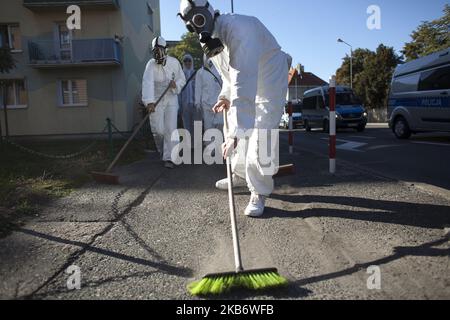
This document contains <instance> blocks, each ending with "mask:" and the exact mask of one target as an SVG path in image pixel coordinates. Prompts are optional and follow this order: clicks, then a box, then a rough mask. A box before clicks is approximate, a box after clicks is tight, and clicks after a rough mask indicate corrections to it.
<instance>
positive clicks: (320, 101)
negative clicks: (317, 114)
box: [317, 96, 325, 109]
mask: <svg viewBox="0 0 450 320" xmlns="http://www.w3.org/2000/svg"><path fill="white" fill-rule="evenodd" d="M317 108H319V109H325V102H324V101H323V98H322V96H317Z"/></svg>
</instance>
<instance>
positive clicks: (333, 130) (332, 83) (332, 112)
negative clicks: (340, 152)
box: [328, 76, 336, 174]
mask: <svg viewBox="0 0 450 320" xmlns="http://www.w3.org/2000/svg"><path fill="white" fill-rule="evenodd" d="M328 93H329V95H330V98H329V101H330V105H329V108H330V173H331V174H335V173H336V76H332V77H331V79H330V88H329V92H328Z"/></svg>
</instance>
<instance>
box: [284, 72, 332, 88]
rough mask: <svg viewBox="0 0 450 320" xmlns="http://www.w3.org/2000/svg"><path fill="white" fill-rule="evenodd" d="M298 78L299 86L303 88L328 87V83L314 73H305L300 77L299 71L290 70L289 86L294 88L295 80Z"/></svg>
mask: <svg viewBox="0 0 450 320" xmlns="http://www.w3.org/2000/svg"><path fill="white" fill-rule="evenodd" d="M296 77H297V85H298V86H303V87H320V86H324V85H327V84H328V83H327V82H326V81H324V80H322V79H320V78H319V77H318V76H316V75H315V74H314V73H312V72H303V73H302V74H301V76H299V75H298V72H297V70H295V69H291V70H289V85H292V86H294V85H295V84H296V83H295V78H296Z"/></svg>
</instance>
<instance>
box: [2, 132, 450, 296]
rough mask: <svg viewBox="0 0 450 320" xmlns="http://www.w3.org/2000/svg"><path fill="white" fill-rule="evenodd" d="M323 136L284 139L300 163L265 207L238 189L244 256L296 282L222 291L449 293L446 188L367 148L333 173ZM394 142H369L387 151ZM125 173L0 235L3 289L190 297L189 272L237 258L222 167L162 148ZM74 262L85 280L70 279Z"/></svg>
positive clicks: (214, 268)
mask: <svg viewBox="0 0 450 320" xmlns="http://www.w3.org/2000/svg"><path fill="white" fill-rule="evenodd" d="M344 135H345V137H346V138H348V140H351V139H355V140H356V139H357V141H366V140H370V141H366V142H367V143H368V144H367V145H364V146H362V147H361V149H362V150H365V149H368V148H370V147H372V146H373V147H376V146H382V145H385V144H388V143H391V144H398V142H397V141H396V140H394V139H393V138H390V136H389V133H388V132H387V131H386V130H384V129H383V130H371V129H369V130H368V132H367V133H366V134H364V135H363V136H364V137H365V138H353V137H350V136H353V135H355V134H354V133H345V134H341V135H340V137H342V136H344ZM356 135H357V136H359V134H356ZM369 137H373V138H375V139H372V138H371V139H369ZM377 137H378V138H377ZM302 138H303V139H302ZM322 138H323V135H322V134H320V133H312V134H311V135H309V134H308V135H306V134H304V133H302V132H299V133H297V135H296V140H297V143H298V145H297V149H296V153H295V154H294V155H292V156H291V155H288V154H287V153H286V152H284V151H285V150H286V144H285V143H282V147H281V150H282V155H281V158H282V162H283V163H288V162H293V163H295V165H296V168H297V172H296V174H295V175H294V176H291V177H285V178H281V179H279V180H277V182H276V185H277V187H276V190H275V192H274V194H273V195H272V196H271V198H270V199H268V201H267V209H266V213H265V215H264V216H263V218H261V219H249V218H247V217H245V216H243V214H242V212H243V210H244V208H245V206H246V205H247V203H248V200H249V194H248V191H246V190H245V189H241V190H237V192H236V201H237V208H238V213H239V216H238V224H239V227H240V228H239V230H240V236H241V240H242V255H243V259H244V266H245V267H247V268H265V267H277V268H278V269H279V270H280V273H281V274H283V275H285V276H286V277H287V278H288V279H289V281H290V285H289V286H288V287H287V288H282V289H279V290H275V291H270V292H261V293H255V292H250V293H249V292H244V291H237V292H234V293H232V294H228V295H225V296H221V298H225V299H450V259H449V256H450V229H449V228H450V197H447V196H446V194H442V193H436V192H434V190H428V189H422V188H418V186H417V185H416V184H412V183H405V182H403V181H398V180H397V179H392V178H389V177H386V176H384V175H381V174H377V173H372V172H371V171H370V170H367V169H365V168H372V166H368V165H367V163H366V164H364V163H363V162H368V161H367V158H368V157H365V155H364V153H363V152H360V153H357V152H353V151H345V152H344V151H342V150H340V151H339V156H340V157H344V155H345V157H346V159H347V160H348V161H345V162H343V161H342V160H341V161H340V162H339V167H338V172H337V174H336V175H330V174H329V173H328V160H327V157H326V156H324V154H325V153H324V152H325V151H326V141H325V140H322ZM285 139H286V138H285V136H284V135H283V137H282V140H283V141H284V140H285ZM372 140H374V141H372ZM351 141H353V140H351ZM375 141H378V142H375ZM402 144H404V145H405V147H404V148H403V149H400V150H399V151H395V152H398V154H402V152H405V150H409V149H411V153H412V155H415V156H418V155H420V153H415V152H414V151H413V150H414V148H417V149H418V150H430V149H429V148H433V149H432V150H438V152H439V155H434V156H433V157H438V156H442V154H443V153H444V150H447V149H446V148H448V147H446V146H440V145H439V146H434V145H430V146H428V145H420V144H419V145H415V144H412V142H404V143H402ZM308 145H310V146H311V148H313V147H314V149H311V150H313V151H308V150H305V149H308ZM301 147H302V148H303V149H301ZM436 147H438V148H436ZM427 148H428V149H427ZM394 150H396V149H395V148H386V149H385V150H384V149H379V150H378V151H367V153H368V154H372V153H373V154H374V156H375V155H377V157H378V158H376V159H380V160H378V161H385V158H384V156H383V154H390V153H393V152H394ZM401 150H403V151H401ZM441 150H442V151H441ZM421 152H425V151H421ZM434 152H436V151H434ZM379 154H381V156H380V155H379ZM447 155H448V153H447ZM393 158H395V157H393ZM404 158H408V157H404ZM353 159H355V160H353ZM365 159H366V160H365ZM370 160H371V159H370ZM371 161H374V160H371ZM422 161H423V160H422ZM355 163H359V164H361V165H365V166H366V167H365V168H362V167H361V166H360V165H358V164H356V165H355ZM380 165H383V166H381V167H378V169H380V168H381V169H382V168H384V167H389V165H388V164H383V163H381V164H380ZM411 166H414V167H415V170H418V171H419V172H420V166H419V165H418V164H415V163H414V162H412V161H411ZM430 170H432V169H430ZM389 172H394V173H395V172H396V170H392V169H389ZM405 172H406V171H405ZM432 172H433V171H430V173H432ZM447 172H448V171H447ZM118 173H119V174H120V175H121V178H122V180H121V182H122V183H121V185H119V186H99V185H96V184H89V185H86V186H85V187H84V188H82V189H80V190H78V191H77V192H74V193H73V194H71V195H70V196H68V197H66V198H63V199H60V200H58V201H55V202H54V203H52V204H51V205H50V206H49V207H48V208H47V209H46V210H44V212H42V214H41V215H40V216H39V217H37V218H36V219H34V220H32V221H30V222H29V223H28V224H27V225H26V226H24V227H23V228H21V229H20V230H17V231H16V232H14V233H13V234H11V235H10V236H8V237H7V238H4V239H0V279H1V281H0V299H193V297H191V296H190V295H189V294H188V293H187V291H186V285H187V284H188V283H190V282H191V281H193V280H195V279H198V278H200V277H202V276H203V275H204V274H207V273H211V272H221V271H230V270H233V249H232V241H231V232H230V222H229V212H228V204H227V193H226V192H221V191H218V190H215V189H214V187H213V186H214V183H215V181H216V180H217V179H220V178H223V177H224V174H225V168H224V166H188V165H185V166H181V167H179V168H176V169H175V170H166V169H164V168H163V166H162V164H161V162H160V161H158V160H157V157H156V155H155V154H152V155H149V156H148V159H146V160H145V161H142V162H139V163H135V164H133V165H130V166H127V167H123V168H119V171H118ZM417 176H418V177H420V176H421V175H420V174H418V175H417ZM440 176H441V177H444V175H443V174H441V175H440ZM409 178H411V179H412V178H413V177H412V176H409ZM411 179H409V180H411ZM423 179H425V178H423ZM427 179H428V178H427ZM436 179H437V178H436ZM445 179H446V178H442V179H441V180H445ZM424 181H425V180H424ZM426 181H428V180H426ZM70 266H76V267H78V268H79V271H80V275H81V288H80V290H71V289H70V288H68V287H67V282H68V280H70V275H69V274H67V272H66V271H67V269H68V268H69V267H70ZM373 267H375V269H373ZM373 270H378V271H375V272H376V273H377V279H378V280H379V284H380V287H374V286H372V285H373V284H374V282H372V280H373V278H371V276H372V275H374V274H373V272H374V271H373ZM378 276H379V277H378ZM368 283H369V285H368Z"/></svg>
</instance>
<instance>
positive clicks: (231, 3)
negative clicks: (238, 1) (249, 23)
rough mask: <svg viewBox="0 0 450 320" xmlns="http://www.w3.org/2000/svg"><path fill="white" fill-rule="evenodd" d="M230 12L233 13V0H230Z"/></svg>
mask: <svg viewBox="0 0 450 320" xmlns="http://www.w3.org/2000/svg"><path fill="white" fill-rule="evenodd" d="M231 13H234V0H231Z"/></svg>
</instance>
